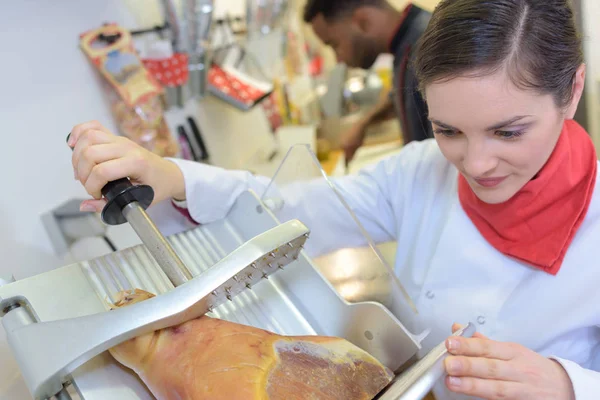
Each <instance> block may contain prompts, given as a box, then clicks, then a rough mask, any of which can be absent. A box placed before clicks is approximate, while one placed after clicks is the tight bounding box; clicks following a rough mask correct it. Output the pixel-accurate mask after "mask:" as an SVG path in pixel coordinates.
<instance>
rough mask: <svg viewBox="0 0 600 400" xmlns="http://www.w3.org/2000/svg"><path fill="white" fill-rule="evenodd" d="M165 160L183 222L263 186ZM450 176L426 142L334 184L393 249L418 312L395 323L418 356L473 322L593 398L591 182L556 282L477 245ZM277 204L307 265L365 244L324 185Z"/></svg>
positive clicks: (289, 194)
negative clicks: (179, 191)
mask: <svg viewBox="0 0 600 400" xmlns="http://www.w3.org/2000/svg"><path fill="white" fill-rule="evenodd" d="M173 162H175V163H177V164H178V165H179V166H180V168H181V170H182V172H183V175H184V177H185V185H186V192H187V207H188V209H189V212H190V214H191V216H192V217H193V218H194V219H195V220H196V221H197V222H200V223H208V222H211V221H213V220H215V219H219V218H222V217H224V216H225V214H226V213H227V211H228V210H229V208H230V207H231V205H232V204H233V202H234V201H235V198H236V196H237V195H239V194H240V193H241V192H243V191H245V190H247V189H253V190H254V191H256V192H257V193H259V194H262V193H263V191H264V189H265V186H266V185H267V184H268V183H269V179H267V178H264V177H256V176H253V175H252V174H250V173H248V172H243V171H227V170H223V169H220V168H216V167H211V166H207V165H202V164H197V163H193V162H189V161H184V160H173ZM457 173H458V172H457V171H456V169H455V168H454V167H453V166H452V165H451V164H450V163H449V162H448V161H447V160H446V159H445V158H444V157H443V155H442V154H441V152H440V150H439V147H438V146H437V143H436V142H435V140H433V139H430V140H426V141H423V142H413V143H411V144H409V145H407V146H405V147H404V149H403V150H402V151H401V152H400V153H399V154H398V155H396V156H393V157H390V158H389V159H387V160H384V161H382V162H380V163H378V164H376V165H374V166H372V167H369V168H366V169H364V170H363V171H362V172H361V173H360V174H358V175H357V176H345V177H342V178H336V179H333V182H334V183H335V185H336V187H337V188H338V189H339V190H340V191H341V193H342V194H343V196H344V199H345V200H346V202H347V203H348V205H349V206H350V207H351V208H352V210H353V211H354V212H355V213H356V215H357V217H358V218H359V220H360V221H361V223H362V224H363V225H364V227H365V229H366V230H367V232H368V233H369V235H370V236H371V237H372V238H373V240H374V241H375V242H387V241H390V240H397V242H398V248H397V255H396V261H395V272H396V274H397V275H398V277H399V278H400V281H401V282H402V284H403V285H404V286H405V288H406V289H407V291H408V293H409V295H410V296H411V297H412V299H413V301H414V302H415V304H416V306H417V308H418V310H419V313H418V314H415V315H414V320H413V321H402V322H403V323H404V324H405V325H406V326H407V327H409V329H414V331H413V332H420V331H422V330H424V329H426V328H431V329H432V332H431V334H430V335H429V337H428V338H427V339H426V340H425V341H424V342H423V347H424V352H425V351H428V350H430V349H431V348H432V347H433V346H434V345H436V344H438V343H440V342H442V341H443V340H444V339H445V338H446V337H447V336H448V335H449V334H450V329H451V326H452V324H453V323H454V322H459V323H463V324H464V323H467V322H469V321H471V322H475V323H476V325H477V329H478V331H480V332H481V333H483V334H484V335H486V336H488V337H490V338H491V339H494V340H498V341H506V342H517V343H520V344H522V345H524V346H526V347H528V348H530V349H532V350H534V351H536V352H538V353H540V354H542V355H544V356H548V357H554V358H555V359H557V361H559V362H560V363H561V364H562V365H563V366H564V367H565V369H566V370H567V372H568V373H569V376H570V377H571V380H572V382H573V385H574V388H575V393H576V399H577V400H597V399H599V398H600V372H598V371H600V246H599V243H600V242H599V238H600V194H599V193H600V184H599V183H598V182H597V183H596V190H595V191H594V194H593V198H592V201H591V205H590V207H589V211H588V213H587V215H586V218H585V220H584V222H583V224H582V225H581V227H580V229H579V231H578V232H577V235H576V237H575V238H574V240H573V242H572V244H571V247H570V249H569V251H568V252H567V254H566V257H565V260H564V263H563V265H562V268H561V270H560V272H559V273H558V275H557V276H551V275H549V274H547V273H545V272H542V271H539V270H535V269H533V268H530V267H529V266H527V265H525V264H523V263H521V262H519V261H516V260H514V259H511V258H509V257H506V256H504V255H503V254H501V253H500V252H498V251H497V250H495V249H494V248H493V247H492V246H491V245H490V244H489V243H488V242H486V241H485V240H484V238H483V237H482V236H481V235H480V233H479V232H478V230H477V229H476V227H475V226H474V225H473V223H472V222H471V220H470V219H469V218H468V217H467V215H466V214H465V212H464V211H463V209H462V207H461V205H460V202H459V200H458V194H457ZM598 179H600V178H598ZM280 194H281V195H282V196H283V199H284V201H285V207H284V209H283V210H282V211H281V212H280V215H278V217H280V218H281V219H284V220H285V219H287V218H288V217H293V218H298V219H300V220H301V221H302V222H304V223H305V224H306V225H307V226H308V227H309V228H310V229H311V231H312V234H311V238H310V239H309V242H311V245H312V248H311V249H310V251H311V253H313V255H314V254H316V253H324V252H328V251H331V250H334V249H336V248H341V247H349V246H358V245H364V244H365V243H364V237H363V236H362V235H361V234H360V232H359V230H358V229H357V227H356V225H355V224H352V220H351V219H349V218H348V214H347V212H346V211H345V210H344V209H343V208H342V207H340V203H339V201H338V200H337V199H336V198H335V195H334V193H333V191H332V190H331V189H330V188H329V187H328V186H327V185H326V184H325V181H324V180H318V181H315V182H313V183H302V184H298V185H291V186H289V187H286V188H285V189H282V190H281V193H280ZM281 214H284V215H281ZM434 393H435V395H436V397H437V399H438V400H450V399H464V398H466V397H464V396H458V395H455V394H452V393H451V392H449V391H448V390H447V389H446V388H445V385H444V383H443V382H440V383H439V384H438V385H437V386H436V387H435V389H434Z"/></svg>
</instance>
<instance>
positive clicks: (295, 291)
mask: <svg viewBox="0 0 600 400" xmlns="http://www.w3.org/2000/svg"><path fill="white" fill-rule="evenodd" d="M278 224H279V222H278V221H277V219H276V217H275V216H274V215H273V214H272V213H271V212H270V211H269V210H268V209H266V208H265V207H264V206H263V204H262V203H261V202H260V200H259V198H258V197H257V196H256V195H255V194H254V193H253V192H251V191H248V192H245V193H243V194H242V195H240V196H239V197H238V199H237V200H236V202H235V204H234V206H233V208H232V209H231V211H230V212H229V214H228V215H227V217H226V218H224V219H222V220H219V221H215V222H213V223H210V224H206V225H202V226H198V227H196V228H194V229H191V230H187V231H184V232H180V233H177V234H173V235H170V236H168V237H167V240H168V241H169V243H171V245H172V247H173V249H174V250H175V251H176V252H177V253H178V254H179V255H180V257H181V258H182V259H183V261H184V262H185V264H186V265H187V266H188V267H189V269H190V271H191V272H192V274H193V275H194V276H197V275H199V274H201V273H203V271H206V270H207V269H209V268H211V267H212V266H213V265H214V264H216V263H218V262H219V261H220V260H222V259H223V258H224V257H226V256H227V255H228V254H231V253H232V252H233V251H234V250H235V249H236V248H238V247H239V246H240V245H241V244H243V243H245V242H246V241H248V240H249V239H251V238H252V237H255V236H256V235H259V234H261V233H262V232H266V231H268V230H269V229H271V228H273V227H275V226H277V225H278ZM311 239H312V238H311ZM311 239H309V241H310V240H311ZM186 286H188V284H186V285H184V286H181V287H180V288H184V287H186ZM132 288H140V289H143V290H147V291H150V292H153V293H156V294H159V295H160V296H158V297H159V298H160V297H162V295H163V294H166V293H169V292H170V291H171V290H173V285H172V284H171V283H170V282H169V280H168V279H167V277H166V275H165V274H164V272H163V271H162V270H161V269H160V267H159V266H158V264H157V263H156V261H155V260H154V259H153V258H152V256H151V255H150V254H149V252H148V250H147V249H146V247H145V246H142V245H138V246H135V247H132V248H129V249H124V250H121V251H118V252H115V253H111V254H107V255H104V256H102V257H98V258H95V259H92V260H89V261H83V262H80V263H76V264H72V265H68V266H65V267H62V268H58V269H55V270H52V271H50V272H47V273H44V274H42V275H39V276H34V277H31V278H27V279H23V280H20V281H17V282H14V283H12V284H9V285H6V286H2V287H0V300H2V299H9V298H16V297H19V298H27V300H28V302H29V304H30V305H31V309H32V310H34V312H35V316H36V319H37V320H39V321H50V320H59V319H68V318H73V317H78V316H88V315H90V314H94V313H99V312H104V311H106V310H107V309H108V304H109V303H111V302H113V301H114V300H115V299H114V294H115V293H117V292H119V291H121V290H124V289H132ZM140 304H142V303H140ZM211 316H214V317H216V318H221V319H224V320H227V321H231V322H236V323H241V324H246V325H250V326H255V327H257V328H261V329H266V330H268V331H270V332H274V333H277V334H280V335H315V334H317V335H328V336H336V337H342V338H345V339H347V340H349V341H351V342H352V343H354V344H355V345H357V346H359V347H361V348H363V349H365V350H366V351H368V352H370V353H371V354H372V355H374V356H375V357H376V358H378V359H379V360H380V361H382V362H383V363H384V364H385V365H386V366H388V367H389V368H390V369H392V370H396V369H397V368H398V367H399V366H401V365H404V364H405V363H407V361H409V360H411V359H412V358H413V356H414V355H415V354H417V352H418V351H419V349H420V344H419V343H420V340H421V337H420V336H418V335H414V334H413V333H411V332H410V331H408V330H407V329H406V328H405V327H404V326H403V325H402V324H401V323H400V322H399V321H398V319H397V318H396V317H395V316H394V315H393V314H392V313H391V312H390V311H389V310H388V309H386V308H385V307H383V306H382V305H381V304H378V303H375V302H367V303H360V304H350V303H349V302H347V301H345V300H344V299H343V298H342V296H340V295H339V293H337V292H336V290H335V289H334V287H333V286H332V285H331V283H330V282H328V281H327V279H326V278H325V277H324V276H323V275H322V274H321V273H320V272H319V270H318V269H317V268H316V267H315V266H314V264H313V263H312V261H311V259H310V258H308V257H307V256H306V254H305V252H302V253H301V254H300V257H299V258H298V260H296V261H294V262H292V263H290V265H289V266H288V267H286V268H285V269H284V270H280V271H279V272H278V273H277V274H275V275H273V276H271V277H270V278H269V280H262V281H261V282H260V283H259V284H257V285H255V286H253V287H252V290H248V291H245V292H242V293H240V294H239V295H238V296H236V297H234V298H233V301H227V302H225V303H224V304H222V305H220V306H218V307H216V308H215V309H214V311H213V312H212V313H211ZM69 334H70V332H69ZM29 354H33V353H29ZM35 359H36V360H37V357H36V358H35ZM22 362H24V363H27V362H34V361H32V360H31V359H26V358H24V359H22ZM71 376H72V382H73V386H74V387H75V388H76V389H77V393H78V394H79V395H80V397H81V399H83V400H106V399H111V400H155V398H154V396H152V394H151V393H150V391H149V390H148V388H147V387H146V386H145V385H144V384H143V382H142V381H141V380H140V379H139V377H138V376H137V375H136V374H135V373H134V372H133V371H131V370H129V369H127V368H124V367H122V366H121V365H120V364H119V363H118V362H117V361H116V360H114V359H113V358H112V356H111V355H110V354H108V353H107V352H104V353H102V354H99V355H98V356H97V357H95V358H94V359H92V360H90V361H88V362H87V363H85V364H83V365H82V366H81V367H79V368H78V369H76V370H75V371H73V373H72V374H71Z"/></svg>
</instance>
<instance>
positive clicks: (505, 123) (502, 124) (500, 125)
mask: <svg viewBox="0 0 600 400" xmlns="http://www.w3.org/2000/svg"><path fill="white" fill-rule="evenodd" d="M527 117H531V115H517V116H516V117H513V118H510V119H507V120H506V121H502V122H499V123H497V124H494V125H492V126H490V127H488V128H487V129H486V130H488V131H495V130H498V129H500V128H503V127H505V126H508V125H510V124H514V123H515V122H517V121H520V120H522V119H523V118H527ZM429 121H431V122H432V123H434V124H436V125H438V126H441V127H442V128H445V129H452V130H455V131H460V129H458V128H455V127H453V126H452V125H450V124H446V123H444V122H442V121H438V120H437V119H435V118H429Z"/></svg>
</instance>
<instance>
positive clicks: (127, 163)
mask: <svg viewBox="0 0 600 400" xmlns="http://www.w3.org/2000/svg"><path fill="white" fill-rule="evenodd" d="M138 167H140V165H139V164H138V160H137V159H136V158H133V157H126V158H119V159H116V160H110V161H107V162H104V163H102V164H97V165H96V166H95V167H93V168H92V172H91V173H90V175H89V176H88V179H87V181H86V182H85V184H84V186H85V190H86V191H87V192H88V193H89V194H90V195H91V196H92V197H94V198H95V199H97V200H99V199H101V198H102V193H101V191H102V188H103V187H104V186H106V184H107V183H108V182H110V181H115V180H117V179H121V178H125V177H129V178H131V179H133V180H135V179H136V177H137V173H136V169H137V168H138Z"/></svg>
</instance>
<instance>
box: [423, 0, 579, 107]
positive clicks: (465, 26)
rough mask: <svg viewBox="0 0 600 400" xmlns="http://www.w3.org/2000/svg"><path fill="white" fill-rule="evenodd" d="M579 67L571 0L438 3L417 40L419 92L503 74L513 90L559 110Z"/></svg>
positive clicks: (446, 0)
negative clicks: (550, 101) (534, 94)
mask: <svg viewBox="0 0 600 400" xmlns="http://www.w3.org/2000/svg"><path fill="white" fill-rule="evenodd" d="M582 62H583V50H582V43H581V36H580V34H579V32H578V31H577V27H576V24H575V18H574V15H573V10H572V8H571V5H570V0H443V1H442V2H441V3H440V4H439V5H438V7H437V8H436V10H435V12H434V13H433V16H432V18H431V21H430V23H429V26H428V28H427V30H426V31H425V33H424V34H423V36H422V37H421V39H420V44H419V47H418V49H417V56H416V62H415V70H416V74H417V78H418V80H419V83H420V85H421V90H423V89H424V87H425V86H426V85H428V84H430V83H433V82H436V81H442V80H447V79H451V78H453V77H457V76H461V75H462V76H472V75H480V76H481V75H485V74H489V73H493V72H495V71H497V70H498V69H500V68H506V69H507V71H508V73H509V76H510V78H511V79H512V81H513V83H515V84H516V85H517V87H520V88H525V89H533V90H536V91H538V92H541V93H543V94H552V95H553V96H554V98H555V100H556V103H557V105H559V106H561V107H564V106H566V105H567V104H568V103H569V102H570V101H571V98H572V94H573V92H572V88H573V80H574V79H575V73H576V72H577V68H579V66H580V65H581V64H582Z"/></svg>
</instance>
